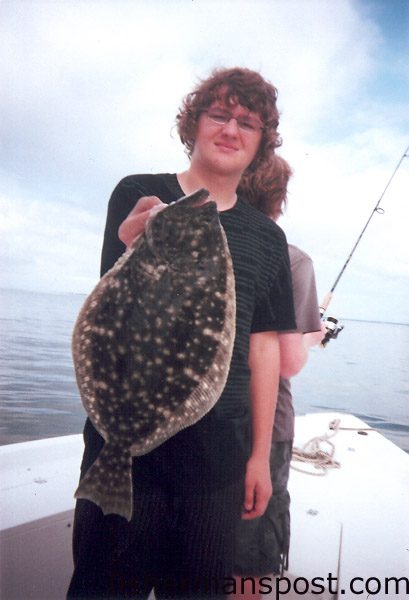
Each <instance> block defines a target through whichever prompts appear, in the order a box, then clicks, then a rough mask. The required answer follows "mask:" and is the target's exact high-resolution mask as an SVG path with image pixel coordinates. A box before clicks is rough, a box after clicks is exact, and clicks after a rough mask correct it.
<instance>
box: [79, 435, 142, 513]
mask: <svg viewBox="0 0 409 600" xmlns="http://www.w3.org/2000/svg"><path fill="white" fill-rule="evenodd" d="M74 497H75V498H83V499H85V500H90V501H91V502H94V504H97V505H98V506H99V507H100V508H101V510H102V512H103V513H104V515H108V514H111V513H115V514H117V515H120V516H122V517H125V519H127V520H128V521H130V520H131V517H132V503H133V494H132V457H131V452H130V450H129V449H125V448H124V447H123V446H121V447H119V448H118V446H116V445H113V444H110V443H109V442H107V443H105V445H104V446H103V448H102V450H101V452H100V453H99V455H98V458H97V459H96V461H95V462H94V463H93V464H92V465H91V467H90V468H89V469H88V471H87V472H86V473H85V475H84V477H83V478H82V479H81V481H80V483H79V486H78V488H77V490H76V492H75V494H74Z"/></svg>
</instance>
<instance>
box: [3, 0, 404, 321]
mask: <svg viewBox="0 0 409 600" xmlns="http://www.w3.org/2000/svg"><path fill="white" fill-rule="evenodd" d="M363 6H364V5H363V3H362V2H357V1H352V0H351V1H349V0H339V1H338V2H336V3H334V2H327V1H325V0H309V1H308V2H299V1H297V0H275V1H274V2H271V0H253V1H252V2H249V1H247V2H243V1H241V0H234V1H233V0H227V1H225V2H223V3H220V2H216V1H213V0H207V1H200V2H198V1H191V0H174V1H173V2H171V3H169V2H167V1H162V0H155V2H151V1H148V0H140V1H139V2H137V3H134V2H128V1H126V0H119V1H116V2H113V1H98V2H97V1H95V0H86V1H83V2H75V1H74V2H73V1H71V0H70V1H68V0H67V1H64V0H60V1H59V2H47V1H42V0H39V1H37V2H33V3H30V2H18V1H17V2H16V1H13V2H11V1H8V0H3V3H2V5H1V9H0V10H1V12H0V30H1V31H0V33H1V35H0V69H1V72H2V82H3V83H2V88H3V89H2V95H1V98H0V109H1V111H2V114H3V124H2V140H3V145H2V161H1V162H2V171H1V172H0V191H1V196H0V200H1V203H2V205H3V214H6V215H7V221H5V224H3V226H2V234H3V235H4V236H5V237H8V238H10V241H9V242H8V246H7V254H6V255H5V254H4V251H3V254H2V255H1V256H0V259H1V263H2V268H4V269H5V271H3V273H6V274H7V276H6V279H5V281H8V282H9V284H10V285H12V286H15V287H28V288H30V289H43V288H44V289H47V290H50V289H54V290H55V291H58V290H72V291H89V289H90V286H91V285H92V282H93V281H94V278H95V275H96V274H97V273H98V262H99V252H100V246H101V237H102V231H103V223H104V219H105V212H106V204H107V201H108V198H109V195H110V193H111V191H112V189H113V187H114V186H115V185H116V183H117V181H118V180H119V179H120V178H122V177H123V176H125V175H127V174H130V173H133V172H158V171H162V172H163V171H180V170H183V169H184V168H186V165H187V164H188V163H187V159H186V157H185V156H184V153H183V149H182V146H181V145H180V142H179V141H178V139H177V135H176V132H175V131H172V124H173V122H174V117H175V114H176V112H177V109H178V106H179V103H180V100H181V98H182V96H183V95H184V94H185V93H186V92H187V91H189V89H191V88H192V86H193V85H194V84H195V83H196V81H197V79H198V78H199V77H202V76H206V75H207V74H208V73H209V72H210V71H211V69H212V68H214V67H216V66H234V65H244V66H248V67H250V68H255V69H259V70H260V71H261V72H262V73H263V75H264V76H265V77H267V78H268V79H270V80H271V81H272V82H273V83H274V84H275V85H276V86H277V87H278V88H279V106H280V110H281V113H282V119H281V133H282V136H283V139H284V144H283V147H282V149H281V153H282V154H283V156H285V157H286V158H287V159H288V160H289V161H290V162H291V164H292V166H293V168H294V172H295V174H294V178H293V181H292V184H291V190H290V192H291V193H290V205H289V213H288V215H287V216H286V217H285V218H284V219H283V221H282V225H283V226H284V227H285V229H286V231H288V234H289V239H291V240H292V241H293V242H295V243H298V244H299V245H300V246H302V247H303V248H305V249H306V250H307V251H309V252H310V253H311V254H312V255H313V258H314V260H315V263H316V268H317V273H318V275H319V276H320V278H322V280H323V281H324V282H325V285H327V281H330V280H331V278H332V277H333V274H334V272H336V268H335V265H340V264H342V263H343V261H344V260H345V258H346V256H347V253H348V252H349V251H350V248H351V246H352V244H353V242H354V240H355V239H356V236H357V235H358V233H359V231H360V230H361V228H362V226H363V225H364V222H365V220H366V218H367V217H368V216H369V213H370V210H371V209H372V207H373V205H374V204H375V202H376V200H377V199H378V197H379V195H380V193H381V191H382V189H383V187H384V185H385V184H386V181H387V179H388V177H389V175H390V173H391V171H392V169H393V167H394V165H395V164H396V161H397V160H398V158H399V156H400V155H401V153H402V152H403V150H404V148H405V146H406V145H407V138H408V137H409V136H408V132H409V117H408V115H409V110H408V106H407V101H406V100H405V96H404V95H403V94H401V95H399V97H398V99H396V98H394V95H393V94H392V93H389V92H388V89H389V88H390V85H391V83H393V84H394V88H393V89H396V88H397V86H398V87H399V85H402V87H403V84H404V83H407V81H408V70H407V62H406V61H404V60H403V59H402V58H401V59H400V60H399V56H398V57H397V60H396V61H394V63H393V65H394V68H393V70H391V72H387V71H386V65H385V60H384V50H385V47H387V40H386V38H385V34H384V31H383V30H382V22H380V21H375V19H374V18H372V14H371V12H370V11H369V12H368V10H363ZM382 81H385V82H386V81H387V82H388V85H385V86H382ZM405 137H406V139H405ZM407 184H408V171H407V167H403V166H402V169H401V170H400V172H399V177H397V178H396V181H395V182H394V184H393V187H392V186H391V189H390V190H389V192H388V196H386V197H385V205H386V206H385V208H386V214H385V215H384V216H383V217H379V218H378V216H377V217H376V219H374V220H373V221H374V222H373V224H372V223H371V229H370V231H368V234H367V235H366V236H365V240H364V241H363V243H362V245H361V246H360V248H359V253H358V252H357V254H356V257H354V266H353V268H354V269H355V268H357V269H361V271H360V272H371V273H372V272H374V281H375V280H376V276H375V275H376V273H378V274H379V275H385V276H388V275H389V274H393V275H394V276H395V275H396V276H399V277H401V276H405V275H406V276H407V274H408V271H407V264H405V263H404V261H403V258H402V257H403V254H404V253H403V248H402V244H403V243H402V242H401V241H400V240H404V239H405V237H404V236H405V232H404V230H403V227H404V225H403V224H404V222H405V219H407V208H406V203H405V202H404V200H403V199H404V198H405V197H406V196H405V194H406V192H405V190H406V189H407ZM392 231H393V233H392ZM11 239H12V241H11ZM27 248H30V249H31V251H30V252H28V251H27ZM61 265H63V266H64V269H63V273H64V275H63V276H61V274H59V273H61V271H59V269H60V268H61ZM327 267H328V269H327ZM334 268H335V271H334ZM337 268H338V267H337ZM352 272H353V269H352V266H351V271H350V273H351V275H348V277H351V278H352ZM371 281H372V280H371ZM368 285H369V284H368ZM371 285H372V283H371ZM374 285H375V284H374ZM34 286H35V287H34ZM402 310H403V309H402ZM352 316H353V315H352Z"/></svg>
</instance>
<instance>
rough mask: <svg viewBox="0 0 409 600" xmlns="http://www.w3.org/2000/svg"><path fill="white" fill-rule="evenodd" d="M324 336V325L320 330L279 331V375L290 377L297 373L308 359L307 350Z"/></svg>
mask: <svg viewBox="0 0 409 600" xmlns="http://www.w3.org/2000/svg"><path fill="white" fill-rule="evenodd" d="M324 336H325V325H324V324H322V325H321V330H320V331H312V332H310V333H299V332H293V333H280V334H279V336H278V338H279V343H280V375H281V377H284V378H285V379H290V378H291V377H293V376H294V375H297V373H299V372H300V371H301V369H302V368H303V367H304V365H305V363H306V362H307V359H308V351H309V349H310V348H311V347H312V346H316V345H317V344H319V343H320V342H321V340H322V339H323V337H324Z"/></svg>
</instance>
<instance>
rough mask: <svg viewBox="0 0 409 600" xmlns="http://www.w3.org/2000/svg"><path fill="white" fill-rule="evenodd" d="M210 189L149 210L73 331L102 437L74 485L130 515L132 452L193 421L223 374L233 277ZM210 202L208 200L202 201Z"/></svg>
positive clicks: (83, 384)
mask: <svg viewBox="0 0 409 600" xmlns="http://www.w3.org/2000/svg"><path fill="white" fill-rule="evenodd" d="M207 197H208V192H207V191H206V190H199V191H198V192H195V193H194V194H192V195H190V196H185V197H183V198H181V199H180V200H178V201H176V202H174V203H172V204H170V205H168V206H167V207H166V208H164V209H163V210H162V211H161V212H159V213H157V214H156V215H155V216H154V217H153V218H151V219H150V220H149V221H148V223H147V225H146V228H145V232H144V233H143V234H142V235H140V236H139V237H138V238H137V239H136V240H135V241H134V243H133V244H132V246H131V248H130V249H129V250H127V251H126V252H125V253H124V254H123V255H122V257H121V258H120V259H119V260H118V261H117V262H116V264H115V265H114V266H113V267H112V269H111V270H110V271H108V272H107V273H106V274H105V275H104V276H103V277H102V279H101V280H100V282H99V283H98V284H97V286H96V287H95V289H94V290H93V292H92V293H91V294H90V296H89V297H88V298H87V299H86V301H85V303H84V306H83V307H82V309H81V311H80V314H79V316H78V319H77V322H76V324H75V327H74V333H73V344H72V346H73V359H74V366H75V371H76V377H77V383H78V387H79V390H80V394H81V398H82V402H83V404H84V407H85V409H86V411H87V413H88V415H89V417H90V420H91V422H92V423H93V425H94V426H95V428H96V429H97V430H98V432H99V433H100V434H101V435H102V437H103V438H104V440H105V444H104V446H103V448H102V450H101V452H100V454H99V456H98V458H97V459H96V461H95V462H94V464H93V465H92V466H91V467H90V469H88V471H87V473H86V474H85V476H84V477H83V479H82V480H81V481H80V484H79V486H78V489H77V491H76V493H75V496H76V497H77V498H86V499H88V500H91V501H92V502H95V503H96V504H98V505H99V506H100V507H101V509H102V511H103V512H104V514H108V513H117V514H119V515H122V516H124V517H125V518H127V519H128V520H130V519H131V516H132V475H131V467H132V456H139V455H142V454H146V453H148V452H150V451H151V450H153V449H154V448H156V447H157V446H159V445H160V444H162V443H163V442H165V441H166V440H167V439H169V438H170V437H171V436H173V435H175V434H176V433H177V432H179V431H180V430H182V429H184V428H185V427H188V426H189V425H192V424H194V423H196V422H197V421H198V420H199V419H201V418H202V417H203V416H204V415H205V414H206V413H207V412H208V411H209V410H210V409H211V408H212V407H213V406H214V404H215V403H216V402H217V400H218V399H219V397H220V395H221V393H222V391H223V388H224V386H225V383H226V379H227V375H228V371H229V366H230V360H231V355H232V351H233V344H234V337H235V310H236V308H235V307H236V305H235V287H234V274H233V266H232V261H231V256H230V252H229V249H228V245H227V240H226V237H225V233H224V230H223V228H222V226H221V224H220V221H219V216H218V212H217V206H216V204H215V203H214V202H205V200H206V199H207ZM204 202H205V203H204Z"/></svg>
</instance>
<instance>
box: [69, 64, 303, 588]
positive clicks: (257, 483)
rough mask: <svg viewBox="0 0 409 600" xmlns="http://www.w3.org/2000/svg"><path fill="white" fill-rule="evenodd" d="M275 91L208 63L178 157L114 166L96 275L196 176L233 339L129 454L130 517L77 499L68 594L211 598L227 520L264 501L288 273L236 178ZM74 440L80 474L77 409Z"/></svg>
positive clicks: (193, 184) (264, 127)
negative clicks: (220, 234) (194, 409)
mask: <svg viewBox="0 0 409 600" xmlns="http://www.w3.org/2000/svg"><path fill="white" fill-rule="evenodd" d="M276 99H277V92H276V90H275V88H274V87H273V86H272V85H271V84H269V83H267V82H266V81H265V80H264V79H263V78H262V77H261V76H260V75H259V74H258V73H256V72H254V71H250V70H248V69H238V68H236V69H224V70H219V71H216V72H214V73H213V74H212V76H211V77H210V78H209V79H207V80H205V81H203V82H201V83H200V84H199V86H198V87H197V88H196V90H194V91H193V92H192V93H191V94H189V95H188V96H187V97H186V98H185V100H184V103H183V106H182V108H181V110H180V112H179V114H178V116H177V124H178V131H179V135H180V138H181V140H182V142H183V144H184V145H185V147H186V149H187V153H188V155H189V158H190V165H189V168H188V169H187V170H186V171H184V172H183V173H179V174H177V175H175V174H169V173H166V174H160V175H135V176H130V177H126V178H125V179H123V180H122V181H121V182H120V183H119V184H118V186H117V187H116V188H115V190H114V192H113V194H112V197H111V200H110V203H109V208H108V217H107V224H106V229H105V237H104V245H103V251H102V273H104V272H106V270H108V269H109V268H110V267H111V266H112V265H113V264H114V263H115V261H116V260H117V258H118V257H119V256H120V255H121V254H122V252H123V251H124V249H125V245H126V244H130V243H131V242H132V240H133V239H134V237H135V236H136V235H137V234H138V233H139V232H140V231H141V227H142V228H143V223H144V220H146V217H147V216H148V214H149V211H148V210H146V209H147V208H149V207H151V206H154V205H156V204H159V205H160V203H161V202H164V203H169V202H172V201H174V200H176V199H177V198H179V197H180V196H182V195H184V194H189V193H192V192H193V191H195V190H196V189H198V188H201V187H205V188H207V189H208V190H209V191H210V198H211V199H212V200H214V201H215V202H216V203H217V205H218V210H219V214H220V221H221V224H222V226H223V228H224V230H225V233H226V236H227V240H228V245H229V249H230V253H231V255H232V260H233V269H234V275H235V286H236V338H235V345H234V350H233V357H232V360H231V365H230V371H229V376H228V379H227V383H226V386H225V389H224V391H223V393H222V395H221V397H220V398H219V400H218V402H217V403H216V405H215V407H214V408H213V409H212V410H211V411H210V412H209V413H208V414H207V415H206V416H205V417H203V418H202V419H201V420H200V421H199V422H198V423H196V424H195V425H192V426H190V427H188V428H186V429H184V430H183V431H181V432H179V433H178V434H176V435H175V436H174V437H173V438H171V439H170V440H168V441H167V442H165V443H164V444H162V445H161V446H159V447H158V448H156V449H155V450H153V451H152V452H150V453H149V454H147V455H145V456H142V457H138V458H134V459H133V488H134V490H133V491H134V511H133V517H132V520H131V522H130V523H128V522H126V521H125V519H123V518H122V517H119V516H117V515H106V516H103V515H102V512H101V511H100V509H99V508H98V507H97V506H96V505H94V504H93V503H91V502H89V501H87V500H79V501H78V502H77V508H76V518H75V524H74V562H75V570H74V575H73V578H72V581H71V586H70V590H69V593H68V598H70V599H74V598H122V599H123V598H134V599H135V598H141V599H142V598H147V597H148V595H149V592H150V590H151V589H152V588H154V590H155V596H156V598H158V599H160V598H180V599H182V598H183V600H188V599H189V598H204V597H206V598H210V597H211V598H217V597H223V595H224V594H223V582H224V578H226V577H228V576H230V575H231V573H232V561H233V550H234V533H235V527H236V525H237V522H238V520H239V519H240V517H241V516H242V513H243V518H246V519H251V518H255V517H257V516H259V515H261V514H262V513H263V511H264V510H265V507H266V506H267V503H268V499H269V497H270V495H271V491H272V488H271V477H270V469H269V456H270V446H271V434H272V424H273V417H274V410H275V400H276V394H274V393H273V394H272V393H271V390H276V389H277V386H278V377H279V350H278V334H277V331H280V330H288V329H293V328H294V326H295V323H294V314H293V305H292V293H291V275H290V270H289V259H288V251H287V244H286V240H285V236H284V234H283V232H282V231H281V229H280V228H279V227H278V226H277V225H275V224H274V223H273V222H271V221H270V220H269V219H268V218H267V217H265V216H264V215H262V214H261V213H259V212H258V211H256V210H255V209H253V208H252V207H251V206H249V205H248V204H247V203H246V202H244V201H243V200H242V199H241V198H239V197H238V196H237V194H236V189H237V187H238V184H239V181H240V178H241V176H242V175H243V173H244V172H245V171H246V170H248V169H257V167H258V165H259V164H261V163H262V162H263V161H265V160H268V159H269V157H270V156H271V154H272V153H273V152H274V148H275V147H277V146H278V145H279V143H280V140H279V136H278V133H277V126H278V111H277V107H276ZM141 198H142V199H141ZM138 200H139V202H137V201H138ZM135 203H137V204H136V206H135ZM118 230H119V235H120V238H121V239H118ZM250 374H251V376H250ZM84 440H85V452H84V458H83V462H82V474H84V473H85V472H86V470H87V469H88V468H89V466H90V465H91V464H92V463H93V461H94V460H95V458H96V457H97V455H98V453H99V450H100V448H101V447H102V444H103V440H102V438H101V437H100V436H99V435H98V434H97V432H96V431H95V429H94V428H93V427H92V425H91V423H90V421H89V420H88V421H87V423H86V426H85V430H84Z"/></svg>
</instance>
